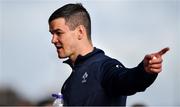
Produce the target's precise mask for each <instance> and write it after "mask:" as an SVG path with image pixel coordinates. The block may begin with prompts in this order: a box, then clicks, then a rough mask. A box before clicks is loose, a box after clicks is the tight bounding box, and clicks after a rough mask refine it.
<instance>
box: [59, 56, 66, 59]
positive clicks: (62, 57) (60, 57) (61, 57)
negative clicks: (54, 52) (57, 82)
mask: <svg viewBox="0 0 180 107" xmlns="http://www.w3.org/2000/svg"><path fill="white" fill-rule="evenodd" d="M58 57H59V59H64V58H67V57H66V56H61V55H58Z"/></svg>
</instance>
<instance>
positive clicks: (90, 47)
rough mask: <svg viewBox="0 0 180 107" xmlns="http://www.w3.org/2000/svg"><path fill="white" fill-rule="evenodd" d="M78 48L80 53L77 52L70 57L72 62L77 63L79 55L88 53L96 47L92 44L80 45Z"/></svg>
mask: <svg viewBox="0 0 180 107" xmlns="http://www.w3.org/2000/svg"><path fill="white" fill-rule="evenodd" d="M76 50H78V52H79V53H76V54H74V55H72V56H70V57H69V59H70V60H71V61H72V64H74V63H75V61H76V59H77V57H78V56H79V55H81V56H85V55H87V54H88V53H90V52H92V51H93V50H94V47H93V45H92V44H88V45H81V47H79V48H78V49H76Z"/></svg>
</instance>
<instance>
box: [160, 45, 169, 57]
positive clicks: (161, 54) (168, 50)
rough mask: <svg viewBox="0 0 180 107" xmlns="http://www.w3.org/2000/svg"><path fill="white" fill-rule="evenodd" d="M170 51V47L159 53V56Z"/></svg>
mask: <svg viewBox="0 0 180 107" xmlns="http://www.w3.org/2000/svg"><path fill="white" fill-rule="evenodd" d="M169 50H170V49H169V47H166V48H164V49H162V50H160V51H159V52H158V54H159V55H161V56H162V55H164V54H165V53H166V52H167V51H169Z"/></svg>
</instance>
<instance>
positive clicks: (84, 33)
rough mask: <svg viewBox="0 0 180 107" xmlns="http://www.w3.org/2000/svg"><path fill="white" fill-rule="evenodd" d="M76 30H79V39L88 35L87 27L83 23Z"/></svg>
mask: <svg viewBox="0 0 180 107" xmlns="http://www.w3.org/2000/svg"><path fill="white" fill-rule="evenodd" d="M76 30H77V34H78V40H81V39H83V38H84V37H85V35H86V29H85V27H84V26H83V25H79V26H78V27H77V29H76Z"/></svg>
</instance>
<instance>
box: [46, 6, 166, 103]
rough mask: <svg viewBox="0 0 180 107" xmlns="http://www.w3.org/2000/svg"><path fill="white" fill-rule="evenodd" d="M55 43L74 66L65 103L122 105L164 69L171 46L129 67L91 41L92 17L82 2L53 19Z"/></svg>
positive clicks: (65, 89)
mask: <svg viewBox="0 0 180 107" xmlns="http://www.w3.org/2000/svg"><path fill="white" fill-rule="evenodd" d="M49 30H50V32H51V34H52V43H53V44H54V45H55V47H56V48H57V53H58V57H59V58H60V59H61V58H69V59H68V60H66V61H64V63H67V64H69V65H70V66H71V68H72V73H71V75H70V76H69V78H68V79H67V80H66V81H65V83H64V85H63V87H62V90H61V92H62V94H63V99H64V105H65V106H74V105H78V106H83V105H86V106H87V105H101V106H102V105H111V106H112V105H121V106H124V105H125V104H126V97H127V96H128V95H133V94H135V93H136V92H140V91H144V90H145V89H146V88H147V87H149V86H150V85H151V84H152V83H153V82H154V80H155V79H156V77H157V75H158V73H159V72H161V69H162V55H163V54H165V53H166V52H167V51H168V50H169V48H164V49H162V50H161V51H159V52H157V53H153V54H149V55H146V56H145V57H144V59H143V61H142V62H141V63H140V64H139V65H138V66H137V67H135V68H132V69H129V68H125V67H124V66H123V65H122V64H121V63H120V62H119V61H117V60H116V59H113V58H110V57H108V56H106V55H105V54H104V52H103V51H102V50H100V49H98V48H95V47H93V44H92V41H91V20H90V16H89V14H88V12H87V10H86V9H85V8H84V7H83V6H82V5H81V4H67V5H65V6H63V7H61V8H59V9H57V10H56V11H55V12H54V13H53V14H52V15H51V16H50V18H49Z"/></svg>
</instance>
